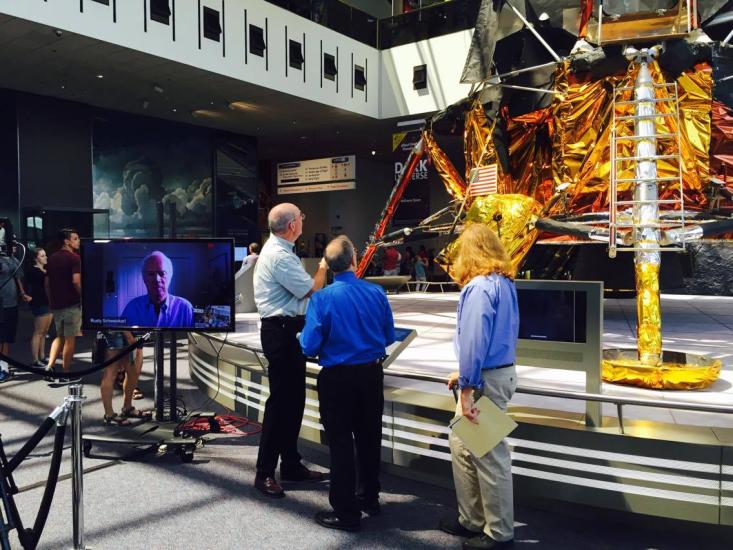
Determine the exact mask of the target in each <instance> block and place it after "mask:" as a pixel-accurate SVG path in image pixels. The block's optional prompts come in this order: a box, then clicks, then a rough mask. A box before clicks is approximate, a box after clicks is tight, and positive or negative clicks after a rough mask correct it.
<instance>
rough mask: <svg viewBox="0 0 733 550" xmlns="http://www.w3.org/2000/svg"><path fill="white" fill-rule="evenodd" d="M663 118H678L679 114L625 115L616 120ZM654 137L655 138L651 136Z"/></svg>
mask: <svg viewBox="0 0 733 550" xmlns="http://www.w3.org/2000/svg"><path fill="white" fill-rule="evenodd" d="M662 116H677V113H654V114H653V115H624V116H617V117H616V120H648V119H651V118H657V117H662ZM651 137H653V136H651Z"/></svg>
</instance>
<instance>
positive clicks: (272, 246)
mask: <svg viewBox="0 0 733 550" xmlns="http://www.w3.org/2000/svg"><path fill="white" fill-rule="evenodd" d="M313 284H314V283H313V279H312V278H311V276H310V275H308V274H307V273H306V272H305V269H303V264H301V263H300V258H298V256H296V255H295V252H293V243H291V242H290V241H288V240H285V239H283V238H282V237H278V236H277V235H270V238H269V239H267V242H266V243H265V245H264V246H263V247H262V251H261V252H260V255H259V257H258V258H257V263H255V273H254V294H255V304H256V305H257V311H258V312H259V314H260V318H261V319H265V318H267V317H274V316H276V315H282V316H285V317H295V316H296V315H303V314H305V308H306V306H307V305H308V298H306V296H307V295H308V293H309V292H310V291H311V289H312V288H313Z"/></svg>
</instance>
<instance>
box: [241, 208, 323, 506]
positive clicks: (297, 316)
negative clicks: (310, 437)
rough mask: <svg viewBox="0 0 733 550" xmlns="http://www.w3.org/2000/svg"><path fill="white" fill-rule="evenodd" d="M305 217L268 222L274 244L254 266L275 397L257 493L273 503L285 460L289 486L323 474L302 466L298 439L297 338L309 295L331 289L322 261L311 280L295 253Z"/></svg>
mask: <svg viewBox="0 0 733 550" xmlns="http://www.w3.org/2000/svg"><path fill="white" fill-rule="evenodd" d="M304 220H305V214H303V213H302V212H301V211H300V210H299V209H298V207H297V206H295V205H294V204H290V203H282V204H278V205H277V206H275V207H274V208H273V209H272V210H270V213H269V214H268V216H267V224H268V225H269V227H270V238H269V239H267V242H266V243H265V245H264V246H263V247H262V253H261V254H260V256H259V258H258V259H257V263H256V264H255V268H254V270H255V272H254V278H253V285H254V298H255V304H256V305H257V311H258V313H259V314H260V318H261V319H262V326H261V328H260V339H261V341H262V351H263V352H264V354H265V358H266V359H267V363H268V365H267V377H268V383H269V386H270V397H268V398H267V402H266V403H265V415H264V418H263V420H262V435H261V436H260V449H259V453H258V455H257V475H256V476H255V488H257V489H258V490H259V491H260V492H261V493H262V494H263V495H265V496H268V497H273V498H280V497H284V496H285V491H283V488H282V487H281V486H280V484H279V483H278V482H277V480H276V479H275V468H276V467H277V462H278V459H280V461H281V462H280V477H281V479H283V480H285V481H310V480H320V479H323V474H322V473H321V472H316V471H312V470H309V469H308V468H306V467H305V466H304V465H303V464H302V463H301V456H300V454H299V453H298V434H299V433H300V425H301V424H302V422H303V411H304V409H305V357H304V356H303V350H302V349H301V348H300V343H299V342H298V337H297V334H298V333H299V332H300V331H301V330H303V325H304V323H305V316H304V314H305V308H306V305H307V304H308V298H309V297H310V295H311V294H312V293H313V292H315V291H316V290H319V289H320V288H322V287H323V285H324V284H325V283H326V273H327V271H328V267H327V266H326V262H325V261H324V260H321V263H320V265H319V266H318V271H317V272H316V274H315V276H314V277H312V278H311V276H310V275H308V274H307V273H306V272H305V270H304V269H303V265H302V264H301V263H300V259H299V258H298V256H296V255H295V252H294V251H293V245H294V243H295V241H296V240H297V239H298V237H300V235H301V234H302V233H303V221H304Z"/></svg>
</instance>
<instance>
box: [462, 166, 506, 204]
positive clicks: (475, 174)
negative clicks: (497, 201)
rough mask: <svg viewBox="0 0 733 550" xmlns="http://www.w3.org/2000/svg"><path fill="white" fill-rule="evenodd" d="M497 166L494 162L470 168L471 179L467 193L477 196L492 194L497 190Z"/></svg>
mask: <svg viewBox="0 0 733 550" xmlns="http://www.w3.org/2000/svg"><path fill="white" fill-rule="evenodd" d="M498 176H499V174H498V167H497V165H496V164H489V165H488V166H479V167H478V168H474V169H472V170H471V180H470V183H469V184H468V195H469V196H470V197H478V196H481V195H493V194H495V193H498V192H499V188H498V181H499V177H498Z"/></svg>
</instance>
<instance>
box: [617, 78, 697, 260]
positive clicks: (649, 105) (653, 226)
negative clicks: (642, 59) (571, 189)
mask: <svg viewBox="0 0 733 550" xmlns="http://www.w3.org/2000/svg"><path fill="white" fill-rule="evenodd" d="M653 86H654V91H655V92H661V93H656V94H655V96H656V97H654V98H653V99H652V98H644V99H639V98H634V99H631V100H622V101H619V100H618V98H620V97H622V96H623V94H624V93H628V92H629V91H630V92H632V94H633V93H634V90H635V87H634V86H625V87H618V88H616V89H615V91H614V101H613V121H612V127H611V174H610V177H611V184H610V190H609V196H610V197H609V201H610V204H609V216H608V219H609V232H610V236H609V243H608V255H609V256H610V257H611V258H614V257H616V252H617V251H620V252H682V251H684V248H685V245H684V242H681V243H679V244H676V245H673V246H665V247H662V246H661V245H659V239H658V235H659V232H660V230H661V229H662V228H672V227H684V225H685V203H684V193H683V186H682V157H681V155H680V150H681V149H680V140H681V137H680V115H679V96H678V93H677V83H676V82H673V83H665V84H654V85H653ZM660 95H661V96H665V97H658V96H660ZM660 104H666V105H668V106H669V108H668V109H666V110H665V111H666V112H660V111H659V110H658V109H657V106H658V105H660ZM621 106H633V110H634V114H632V115H624V116H619V115H618V109H617V108H618V107H621ZM661 117H666V118H668V119H669V118H671V119H673V120H674V122H675V123H676V124H675V125H676V128H675V131H674V132H669V133H657V132H656V122H657V121H658V120H660V118H661ZM642 121H648V122H651V123H652V124H647V125H646V130H647V131H646V132H643V131H639V129H640V128H641V127H642V126H644V125H643V124H640V122H642ZM650 126H652V127H654V128H655V130H653V131H652V132H649V131H648V130H649V128H650ZM628 142H633V143H634V144H635V145H634V151H635V153H634V154H633V156H624V155H625V154H628V153H627V152H628V150H629V147H628V146H626V147H625V148H624V147H621V144H624V143H626V144H627V143H628ZM660 142H661V143H665V142H666V143H670V142H672V144H673V146H672V147H669V149H672V150H673V151H674V153H672V154H659V144H660ZM624 149H625V151H624ZM658 160H667V161H670V163H673V164H674V163H676V165H677V175H675V176H665V177H660V176H658V175H657V171H656V161H658ZM645 163H646V164H647V168H648V167H649V166H648V165H649V164H651V163H653V164H654V167H653V171H652V175H649V174H648V173H647V174H645V171H644V166H642V165H643V164H645ZM632 167H633V169H634V177H630V178H629V177H619V173H620V172H621V173H622V172H624V171H625V172H627V173H628V171H629V170H630V168H632ZM647 172H648V170H647ZM620 183H630V184H631V185H632V189H633V190H634V192H633V196H632V198H631V199H623V200H620V199H619V196H618V186H619V184H620ZM646 183H653V184H654V186H655V187H656V193H655V195H656V196H644V195H643V192H638V193H637V187H638V186H640V185H642V184H646ZM674 185H677V186H678V188H679V194H678V195H677V196H676V197H675V198H669V199H660V198H659V194H660V190H661V189H665V188H669V187H671V186H674ZM661 205H668V207H669V206H671V208H672V209H673V210H677V212H678V214H679V219H676V220H668V219H665V220H664V221H663V222H662V220H661V219H660V216H659V206H661ZM628 207H631V210H632V213H631V217H630V220H628V215H627V213H626V210H627V208H628ZM649 207H651V209H652V212H653V214H652V215H651V217H650V215H649V212H646V213H644V212H643V210H644V209H647V208H649ZM627 220H628V221H627ZM617 229H631V231H632V236H633V240H632V242H633V245H632V246H618V243H617ZM649 230H652V231H653V232H654V233H655V234H656V235H657V238H656V239H655V241H656V243H655V244H652V243H650V242H649V241H648V240H647V242H646V243H645V245H644V246H643V248H640V246H639V242H640V241H641V240H643V239H644V236H643V233H644V231H647V232H648V231H649ZM650 244H651V246H650Z"/></svg>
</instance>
